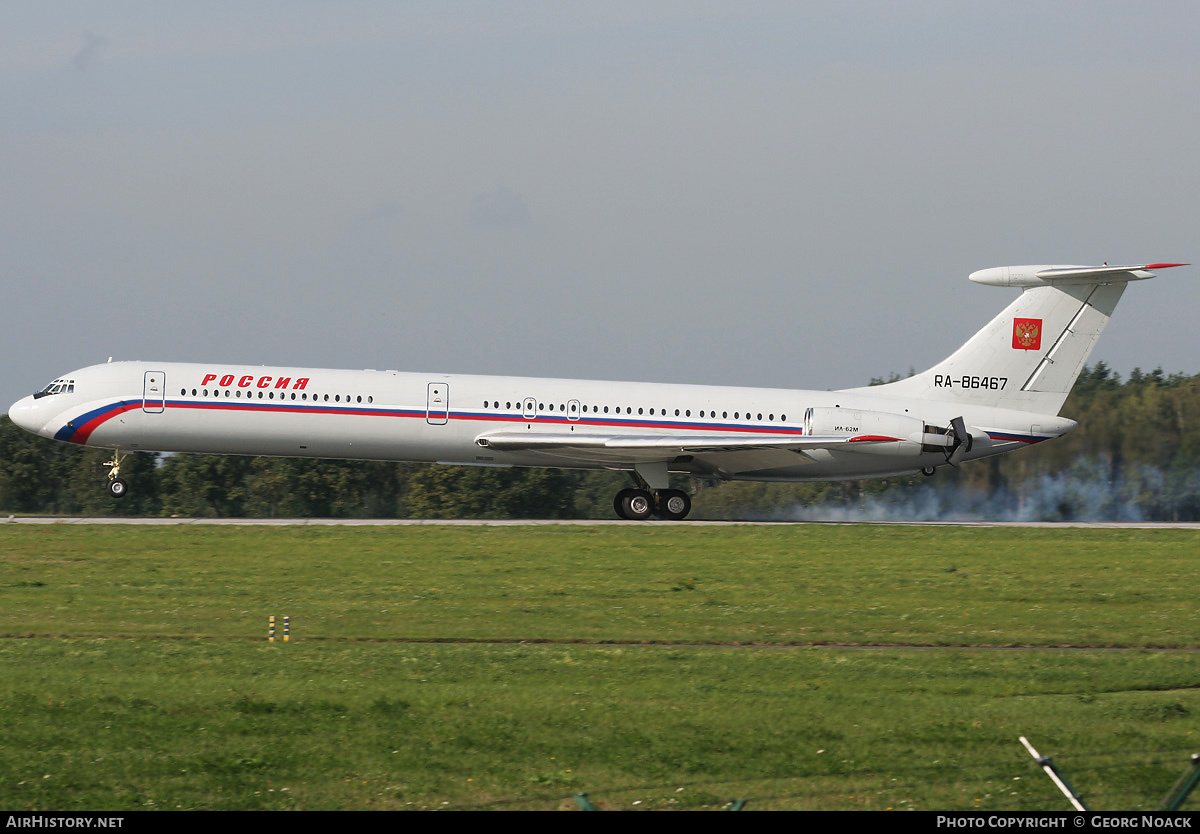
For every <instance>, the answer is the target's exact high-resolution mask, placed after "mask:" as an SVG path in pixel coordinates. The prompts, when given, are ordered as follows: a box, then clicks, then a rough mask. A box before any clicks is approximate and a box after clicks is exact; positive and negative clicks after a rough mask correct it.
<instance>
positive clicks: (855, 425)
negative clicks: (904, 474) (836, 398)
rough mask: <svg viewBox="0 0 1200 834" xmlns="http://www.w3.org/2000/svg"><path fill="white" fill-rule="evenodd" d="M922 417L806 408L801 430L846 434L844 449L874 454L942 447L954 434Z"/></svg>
mask: <svg viewBox="0 0 1200 834" xmlns="http://www.w3.org/2000/svg"><path fill="white" fill-rule="evenodd" d="M944 432H945V429H942V430H940V431H939V430H938V429H936V428H935V427H933V426H927V425H925V421H924V420H920V419H918V418H916V417H910V416H908V415H907V414H895V413H892V412H887V411H863V410H861V409H854V408H810V409H808V410H807V411H805V412H804V433H805V434H807V435H813V436H818V437H837V436H842V435H847V436H849V437H851V438H853V439H852V440H851V442H850V443H849V444H847V446H846V450H847V451H854V452H864V453H867V454H874V455H887V456H892V457H895V456H902V457H910V456H911V457H916V456H918V455H920V454H921V453H922V452H933V451H944V450H946V449H948V448H950V446H951V445H952V444H953V442H954V438H953V437H952V436H950V435H949V434H946V433H944Z"/></svg>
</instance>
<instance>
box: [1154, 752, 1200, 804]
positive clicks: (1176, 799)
mask: <svg viewBox="0 0 1200 834" xmlns="http://www.w3.org/2000/svg"><path fill="white" fill-rule="evenodd" d="M1197 782H1200V753H1193V754H1192V761H1191V764H1190V765H1189V766H1188V769H1187V770H1185V771H1184V772H1183V775H1182V776H1180V777H1179V781H1177V782H1176V783H1175V786H1174V787H1173V788H1171V791H1170V792H1169V793H1168V794H1167V797H1166V799H1164V800H1163V801H1162V804H1161V805H1159V806H1158V810H1160V811H1178V810H1179V806H1180V805H1182V804H1183V800H1185V799H1187V797H1188V794H1189V793H1191V792H1192V788H1194V787H1196V783H1197Z"/></svg>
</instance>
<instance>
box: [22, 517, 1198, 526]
mask: <svg viewBox="0 0 1200 834" xmlns="http://www.w3.org/2000/svg"><path fill="white" fill-rule="evenodd" d="M6 523H7V524H129V525H146V526H156V525H171V524H174V525H188V524H215V525H221V526H234V527H238V526H240V527H249V526H264V527H294V526H315V527H414V526H422V525H441V526H449V527H546V526H567V527H601V526H609V525H622V526H637V525H654V526H656V527H657V526H662V525H664V524H665V525H671V526H684V527H697V526H700V527H703V526H722V527H729V526H732V525H738V524H742V525H754V526H795V525H799V524H881V525H891V526H908V527H913V526H917V527H1047V528H1065V527H1086V528H1089V529H1101V530H1103V529H1113V530H1200V522H1196V521H1180V522H1170V521H1159V522H1155V521H698V520H684V521H622V520H620V519H611V520H610V519H602V520H599V519H509V520H505V519H482V518H467V519H419V518H128V517H117V516H112V517H103V516H96V517H90V518H89V517H82V516H61V517H59V516H11V515H10V516H9V517H8V518H0V524H6Z"/></svg>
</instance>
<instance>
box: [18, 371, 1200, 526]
mask: <svg viewBox="0 0 1200 834" xmlns="http://www.w3.org/2000/svg"><path fill="white" fill-rule="evenodd" d="M882 381H883V380H873V382H882ZM1062 413H1063V414H1064V415H1066V416H1068V417H1070V418H1072V419H1074V420H1077V421H1078V422H1079V427H1078V428H1077V429H1075V430H1074V431H1072V432H1070V433H1068V434H1067V435H1065V436H1064V437H1061V438H1058V439H1056V440H1053V441H1050V442H1047V443H1041V444H1037V446H1036V447H1035V448H1032V449H1025V450H1020V451H1018V452H1016V453H1014V454H1009V455H1003V456H1000V457H996V458H991V459H987V460H983V461H977V462H972V463H967V464H964V465H963V466H961V467H959V468H957V469H955V468H952V467H948V466H943V467H939V468H938V471H937V474H936V475H935V476H934V477H932V478H923V477H921V476H919V475H918V476H913V477H905V478H891V479H887V480H882V481H847V482H834V483H811V484H764V483H754V482H733V483H717V484H714V483H707V482H702V481H695V482H694V481H691V480H690V479H681V480H680V481H679V483H678V484H677V486H679V487H680V488H687V487H688V486H689V485H690V486H691V487H692V488H693V489H694V491H695V496H694V499H693V501H694V503H693V511H692V517H693V518H781V519H788V518H830V519H836V518H842V517H845V518H883V517H900V518H913V519H915V518H919V517H928V518H942V517H945V518H949V517H957V518H972V517H980V518H1013V519H1027V520H1073V519H1091V520H1127V519H1129V520H1135V519H1140V520H1148V521H1195V520H1200V420H1198V419H1197V418H1198V417H1200V375H1196V376H1187V375H1183V374H1170V375H1168V374H1164V373H1163V371H1162V370H1161V369H1157V370H1154V371H1151V372H1149V373H1145V372H1142V371H1140V370H1136V369H1135V370H1134V371H1133V372H1132V373H1131V374H1130V375H1129V377H1128V378H1126V379H1122V378H1121V377H1120V375H1119V374H1117V373H1115V372H1113V371H1112V370H1111V369H1110V368H1108V367H1107V366H1106V365H1105V364H1104V363H1102V362H1101V363H1098V364H1096V365H1095V366H1091V367H1088V368H1085V369H1084V372H1083V374H1082V375H1081V376H1080V378H1079V380H1078V382H1077V383H1076V385H1075V388H1074V390H1073V391H1072V392H1071V395H1070V397H1069V398H1068V399H1067V402H1066V405H1065V406H1064V408H1063V412H1062ZM109 457H110V453H109V452H108V451H107V450H104V449H87V448H83V447H80V446H75V445H71V444H66V443H58V442H53V441H49V440H46V439H43V438H38V437H34V436H33V435H31V434H28V433H27V432H24V431H22V430H21V429H19V428H17V427H16V426H14V425H13V424H12V423H11V422H10V421H9V420H8V418H7V417H2V418H0V460H3V461H4V466H3V467H2V468H0V511H2V512H4V513H25V514H53V515H58V514H61V515H87V516H107V515H140V516H188V517H191V516H196V517H257V518H271V517H276V518H292V517H299V518H304V517H308V518H349V517H355V518H609V517H612V516H613V513H612V496H613V495H614V494H615V493H616V491H617V490H618V489H620V488H622V487H624V486H627V485H629V484H630V481H629V478H628V476H626V475H623V474H621V473H613V472H586V471H576V470H557V469H501V468H477V467H470V466H434V465H425V464H407V463H381V462H371V461H337V460H307V459H297V458H265V457H260V458H253V457H238V456H223V455H182V454H181V455H155V454H150V453H134V454H130V455H129V456H128V457H127V458H126V459H125V462H124V463H123V464H122V470H121V474H122V477H124V478H125V479H126V480H127V481H129V483H130V485H131V491H130V494H129V495H128V496H127V497H126V498H124V499H121V500H116V499H112V498H110V497H109V496H108V494H107V491H106V490H105V489H104V485H105V483H106V479H107V468H106V467H105V466H104V465H103V464H104V461H105V460H107V459H108V458H109Z"/></svg>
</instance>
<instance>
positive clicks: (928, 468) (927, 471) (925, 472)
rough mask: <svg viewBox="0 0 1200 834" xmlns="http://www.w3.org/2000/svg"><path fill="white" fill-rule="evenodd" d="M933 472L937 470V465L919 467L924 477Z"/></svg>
mask: <svg viewBox="0 0 1200 834" xmlns="http://www.w3.org/2000/svg"><path fill="white" fill-rule="evenodd" d="M934 472H937V467H935V466H926V467H923V468H922V469H921V474H922V475H924V476H925V477H926V478H928V477H929V476H930V475H932V474H933V473H934Z"/></svg>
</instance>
